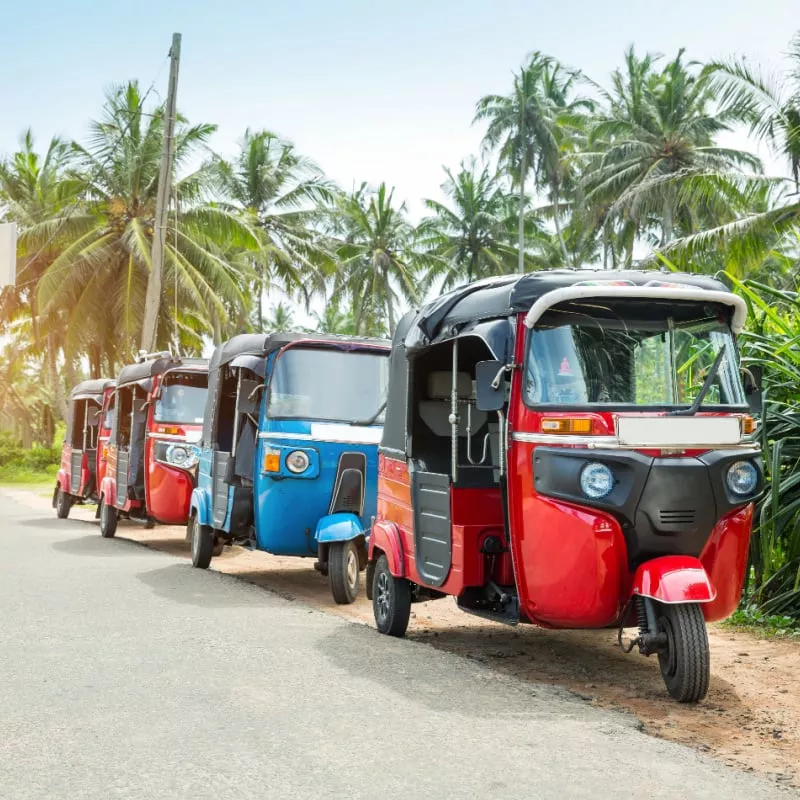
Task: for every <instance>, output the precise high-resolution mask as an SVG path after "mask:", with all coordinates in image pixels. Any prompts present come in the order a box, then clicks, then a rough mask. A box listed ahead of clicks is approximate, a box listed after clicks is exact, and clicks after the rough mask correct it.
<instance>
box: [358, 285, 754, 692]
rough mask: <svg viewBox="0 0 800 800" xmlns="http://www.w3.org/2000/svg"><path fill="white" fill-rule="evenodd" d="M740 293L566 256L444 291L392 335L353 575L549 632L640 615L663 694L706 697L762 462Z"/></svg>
mask: <svg viewBox="0 0 800 800" xmlns="http://www.w3.org/2000/svg"><path fill="white" fill-rule="evenodd" d="M745 318H746V306H745V304H744V302H743V301H742V300H741V298H739V297H737V296H736V295H734V294H733V293H731V292H730V291H728V289H727V288H726V287H725V285H724V284H722V283H720V282H719V281H716V280H713V279H711V278H708V277H704V276H700V275H686V274H671V273H670V274H665V273H661V272H656V271H625V272H611V273H609V272H593V271H586V270H559V271H551V272H536V273H531V274H527V275H523V276H507V277H501V278H495V279H490V280H487V281H481V282H478V283H473V284H470V285H467V286H464V287H462V288H460V289H457V290H455V291H453V292H451V293H449V294H447V295H444V296H443V297H441V298H439V299H438V300H436V301H434V302H432V303H430V304H428V305H427V306H425V307H424V308H423V309H422V310H421V311H420V312H418V313H417V312H414V313H411V314H409V315H407V316H406V317H405V318H404V319H403V320H402V321H401V323H400V325H399V327H398V330H397V332H396V333H395V336H394V342H393V351H392V355H391V362H390V383H389V401H388V405H387V409H386V419H385V423H384V429H383V438H382V442H381V447H380V451H379V452H380V463H379V478H378V506H377V516H376V519H375V521H374V523H373V527H372V535H371V537H370V543H369V563H368V567H367V592H368V596H370V598H371V599H372V602H373V610H374V614H375V621H376V624H377V627H378V630H379V631H380V632H382V633H386V634H390V635H393V636H402V635H403V634H404V633H405V630H406V627H407V625H408V621H409V614H410V605H411V603H413V602H415V601H421V600H427V599H431V598H437V597H443V596H445V595H453V596H455V597H456V598H457V603H458V605H459V606H460V607H461V608H462V609H464V610H465V611H469V612H471V613H474V614H478V615H481V616H484V617H488V618H490V619H495V620H499V621H503V622H508V623H511V624H515V623H517V622H530V623H534V624H536V625H539V626H542V627H546V628H606V627H616V628H618V629H619V642H620V645H621V646H622V640H623V628H624V627H626V626H634V625H638V626H639V633H638V636H637V637H636V638H635V639H634V640H633V641H632V642H630V643H629V644H628V645H627V646H626V647H625V650H626V652H629V651H630V650H631V649H632V648H633V647H634V646H638V648H639V652H640V653H643V654H645V655H650V654H657V655H658V661H659V664H660V667H661V672H662V676H663V678H664V681H665V683H666V686H667V689H668V691H669V693H670V694H671V695H672V696H673V697H674V698H675V699H677V700H679V701H681V702H695V701H697V700H700V699H701V698H702V697H704V696H705V694H706V691H707V689H708V681H709V646H708V637H707V632H706V621H713V620H719V619H722V618H724V617H726V616H728V615H729V614H731V613H732V612H733V611H734V609H735V608H736V605H737V603H738V601H739V597H740V594H741V590H742V586H743V581H744V576H745V570H746V565H747V556H748V546H749V542H750V532H751V525H752V520H753V508H754V502H755V501H756V500H757V498H758V497H759V495H760V492H761V489H762V482H763V471H762V465H761V458H760V452H759V446H758V444H757V440H756V438H755V430H754V428H755V422H754V419H753V417H752V416H750V415H751V414H752V413H755V414H757V413H759V412H760V390H759V389H758V387H757V386H756V382H757V381H756V379H755V376H754V375H753V373H752V372H749V373H748V372H747V371H745V372H744V378H745V380H744V383H743V380H742V373H741V372H740V368H739V363H738V350H737V344H736V338H735V334H736V333H738V332H739V331H740V330H741V328H742V327H743V325H744V322H745Z"/></svg>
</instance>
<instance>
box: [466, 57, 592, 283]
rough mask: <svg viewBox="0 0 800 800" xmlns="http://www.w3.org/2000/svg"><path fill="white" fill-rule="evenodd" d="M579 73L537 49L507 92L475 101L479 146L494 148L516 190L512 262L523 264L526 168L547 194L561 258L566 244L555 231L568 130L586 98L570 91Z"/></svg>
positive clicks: (572, 131)
mask: <svg viewBox="0 0 800 800" xmlns="http://www.w3.org/2000/svg"><path fill="white" fill-rule="evenodd" d="M579 78H580V73H578V72H576V71H574V70H568V69H565V68H564V67H563V66H562V65H561V64H559V62H558V61H556V60H555V59H554V58H551V57H550V56H546V55H543V54H542V53H540V52H535V53H533V54H532V55H531V56H530V57H529V59H528V62H527V63H526V64H525V65H524V66H523V67H522V68H521V69H520V71H519V72H518V73H515V75H514V87H513V91H512V92H511V94H510V95H487V96H486V97H483V98H481V100H479V101H478V105H477V108H476V112H475V121H483V120H486V121H488V127H487V130H486V135H485V137H484V146H485V147H486V149H488V150H495V149H498V150H499V156H500V161H501V163H502V164H504V165H505V166H506V168H507V169H508V172H509V175H510V177H511V180H512V184H513V185H515V186H516V187H517V189H518V192H519V204H518V209H517V213H518V221H517V222H518V248H519V253H518V264H519V270H520V272H522V271H523V270H524V252H523V251H524V242H525V208H526V195H525V184H526V181H527V178H528V175H529V174H530V172H531V170H533V173H534V185H535V186H536V188H538V189H545V190H546V191H547V192H548V194H549V199H550V204H551V207H552V216H553V223H554V225H555V228H556V235H557V237H558V240H559V244H560V247H561V251H562V254H563V257H564V260H565V261H566V260H568V255H567V249H566V245H565V243H564V237H563V234H562V231H561V223H560V219H561V201H562V195H563V188H564V184H565V182H566V181H567V180H568V176H567V164H568V162H567V160H566V156H567V155H568V154H569V153H570V152H571V151H572V150H573V149H574V144H573V141H574V136H575V135H576V134H577V133H578V132H580V131H581V130H582V128H583V127H584V123H585V112H586V111H589V110H591V108H592V104H591V103H590V102H589V101H588V100H586V99H583V98H579V97H573V92H574V88H575V84H576V82H577V81H578V80H579Z"/></svg>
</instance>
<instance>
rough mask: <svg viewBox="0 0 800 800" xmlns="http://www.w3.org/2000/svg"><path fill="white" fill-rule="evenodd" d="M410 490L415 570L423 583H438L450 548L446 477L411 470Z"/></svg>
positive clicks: (443, 575)
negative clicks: (412, 510) (412, 511)
mask: <svg viewBox="0 0 800 800" xmlns="http://www.w3.org/2000/svg"><path fill="white" fill-rule="evenodd" d="M411 492H412V501H413V506H414V544H415V549H416V557H417V570H418V571H419V574H420V577H422V578H423V580H424V581H425V583H426V584H427V585H429V586H441V585H442V584H443V583H444V582H445V581H446V580H447V576H448V575H449V573H450V565H451V561H452V549H453V540H452V528H451V524H450V476H449V475H443V474H441V473H437V472H420V471H419V470H413V472H411Z"/></svg>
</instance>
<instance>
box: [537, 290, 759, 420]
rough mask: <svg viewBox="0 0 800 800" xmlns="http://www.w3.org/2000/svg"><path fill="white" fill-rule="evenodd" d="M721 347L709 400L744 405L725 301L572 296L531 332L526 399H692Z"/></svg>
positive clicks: (580, 402)
mask: <svg viewBox="0 0 800 800" xmlns="http://www.w3.org/2000/svg"><path fill="white" fill-rule="evenodd" d="M601 302H602V305H601V304H600V303H601ZM723 347H725V353H724V355H723V357H722V361H721V363H720V366H719V369H718V371H717V374H716V377H715V378H714V380H713V381H712V383H711V386H710V389H709V391H708V394H707V395H706V396H705V399H704V401H703V407H704V408H706V407H714V406H718V407H719V406H723V407H729V406H737V407H741V406H745V405H746V401H745V396H744V390H743V388H742V383H741V378H740V374H739V369H738V364H737V350H736V345H735V342H734V338H733V334H732V333H731V330H730V327H729V325H728V322H727V311H726V310H725V309H724V307H721V306H720V307H718V308H717V307H712V308H709V307H708V306H706V305H701V304H698V303H683V304H677V305H676V304H674V303H653V302H645V301H635V302H634V301H626V302H624V303H623V302H620V301H617V302H615V303H607V302H605V301H594V304H593V305H588V304H587V301H582V303H581V304H580V305H577V304H570V306H569V307H561V309H560V310H555V311H550V312H548V313H547V314H545V315H544V316H543V317H542V319H541V320H540V321H539V323H538V324H537V326H536V328H535V329H534V331H533V332H532V335H531V337H530V344H529V347H528V355H527V364H526V371H525V399H526V401H527V402H528V404H530V405H539V404H541V405H566V406H586V405H589V406H637V407H642V406H647V407H655V408H665V407H666V408H676V407H689V406H691V405H692V403H693V402H694V400H695V399H696V398H697V396H698V394H699V392H700V390H701V388H702V386H703V382H704V381H705V378H706V376H707V374H708V371H709V369H710V368H711V367H712V366H713V364H714V360H715V359H716V357H717V355H718V353H719V352H720V350H721V349H722V348H723Z"/></svg>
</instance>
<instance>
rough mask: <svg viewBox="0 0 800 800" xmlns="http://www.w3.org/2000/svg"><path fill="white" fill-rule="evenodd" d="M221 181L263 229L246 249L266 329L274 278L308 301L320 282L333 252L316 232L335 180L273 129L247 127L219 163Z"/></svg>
mask: <svg viewBox="0 0 800 800" xmlns="http://www.w3.org/2000/svg"><path fill="white" fill-rule="evenodd" d="M214 168H215V171H216V175H217V179H218V185H219V188H220V189H221V192H222V194H223V196H224V197H225V198H226V199H227V200H228V201H230V202H231V204H232V207H233V208H236V209H237V210H238V211H239V212H241V213H242V214H243V215H244V217H245V219H246V220H247V223H248V225H250V226H251V227H252V228H254V229H257V230H258V232H259V241H260V247H259V249H258V250H257V251H255V252H253V253H249V254H247V258H248V259H249V261H250V264H251V267H252V271H253V290H254V292H255V294H256V304H257V311H256V321H255V322H256V326H257V328H258V329H259V330H264V324H265V323H264V319H263V313H262V303H263V295H264V293H265V292H266V291H267V289H268V288H269V286H270V285H271V284H272V283H273V282H277V284H278V287H279V288H280V289H281V290H283V291H286V292H290V293H292V292H296V291H299V292H300V293H302V294H303V295H304V297H305V299H306V302H308V300H309V298H310V296H311V294H313V292H314V291H316V290H318V289H319V288H320V287H321V283H322V273H323V270H324V269H325V268H326V267H327V266H329V264H330V253H329V252H328V251H327V250H326V248H325V247H324V245H323V243H322V242H321V240H320V237H319V236H318V235H317V234H315V231H314V227H313V225H314V222H315V221H316V219H317V218H318V217H319V207H320V206H321V205H322V204H327V203H328V202H329V201H330V200H331V198H332V187H331V184H330V183H329V182H328V181H327V180H325V178H324V176H323V174H322V171H321V170H320V169H319V167H317V165H316V164H314V162H313V161H311V160H309V159H307V158H305V157H304V156H301V155H300V154H298V153H297V151H296V150H295V149H294V145H292V144H291V143H289V142H287V141H284V140H283V139H280V138H279V137H278V136H276V135H275V134H274V133H270V132H269V131H257V132H252V131H250V130H247V131H245V134H244V139H243V141H242V146H241V150H240V152H239V154H238V155H237V156H236V158H235V159H234V160H233V161H230V162H229V161H224V160H222V159H216V160H215V162H214Z"/></svg>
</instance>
